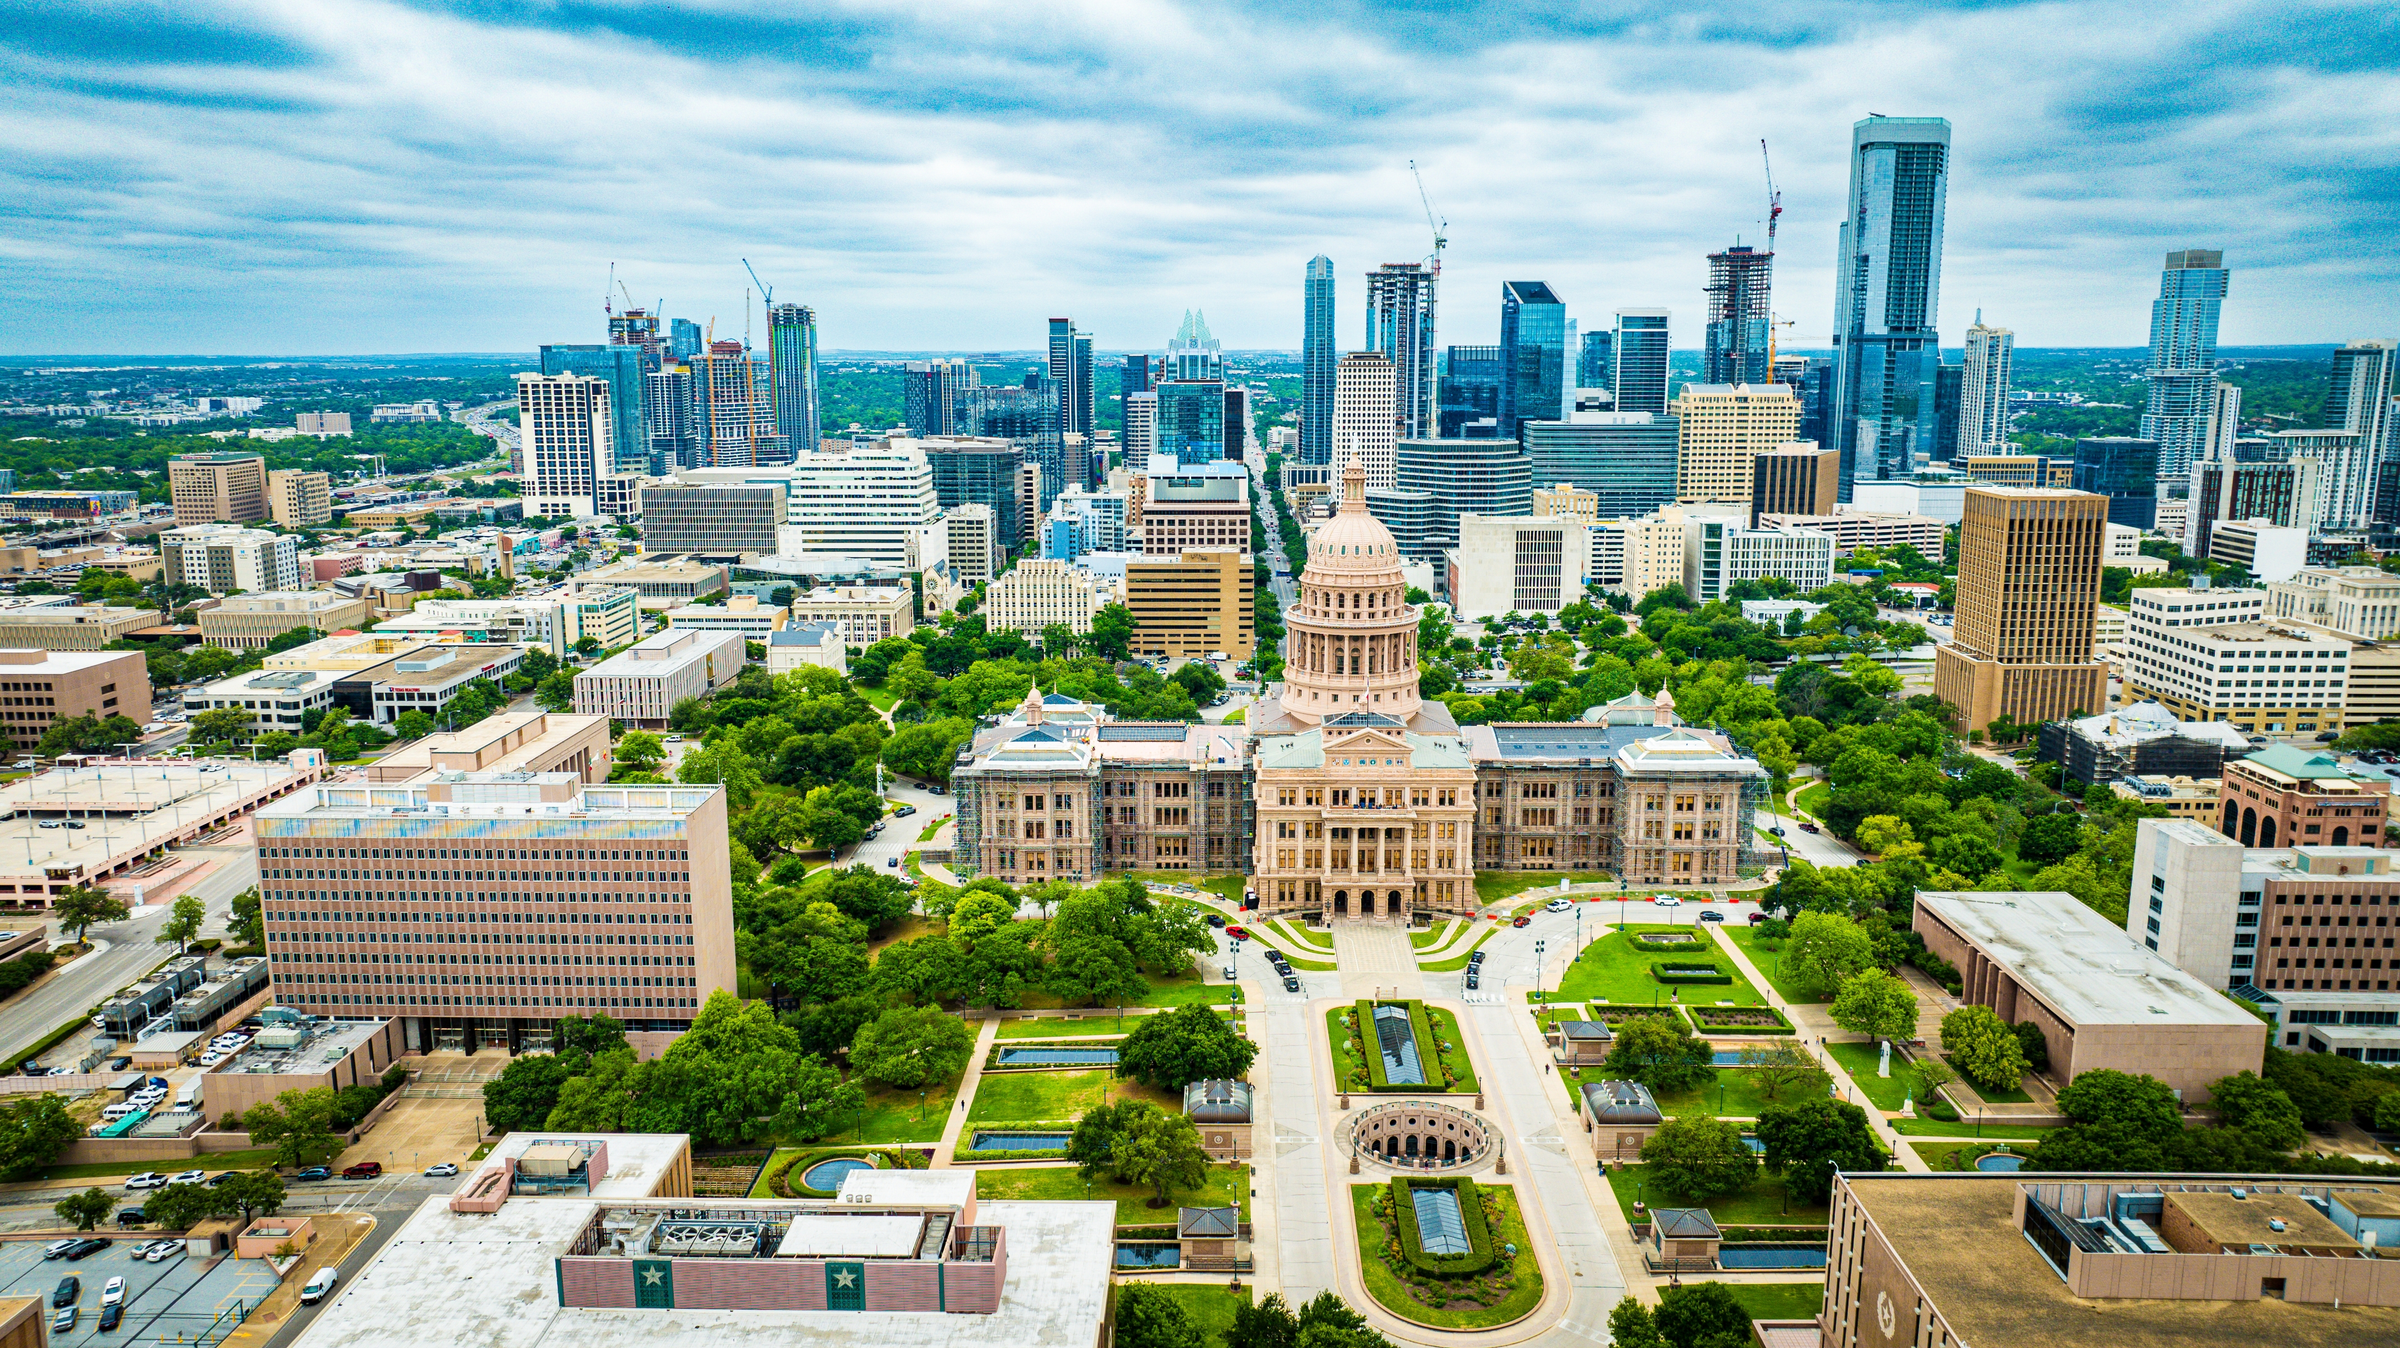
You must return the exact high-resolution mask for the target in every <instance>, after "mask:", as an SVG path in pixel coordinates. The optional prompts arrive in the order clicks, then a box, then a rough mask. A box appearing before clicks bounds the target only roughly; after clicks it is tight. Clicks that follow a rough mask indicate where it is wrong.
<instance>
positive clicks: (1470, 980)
mask: <svg viewBox="0 0 2400 1348" xmlns="http://www.w3.org/2000/svg"><path fill="white" fill-rule="evenodd" d="M1482 974H1483V971H1482V970H1480V969H1469V970H1467V991H1469V992H1473V991H1475V990H1476V989H1477V988H1480V987H1482V986H1483V982H1482Z"/></svg>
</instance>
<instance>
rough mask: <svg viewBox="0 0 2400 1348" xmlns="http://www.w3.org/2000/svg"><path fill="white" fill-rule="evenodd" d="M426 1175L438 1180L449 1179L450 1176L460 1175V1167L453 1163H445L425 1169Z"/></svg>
mask: <svg viewBox="0 0 2400 1348" xmlns="http://www.w3.org/2000/svg"><path fill="white" fill-rule="evenodd" d="M425 1173H426V1174H428V1175H431V1176H433V1177H435V1178H436V1179H448V1178H449V1177H450V1176H452V1175H455V1174H457V1173H458V1165H457V1163H455V1162H452V1161H444V1162H442V1163H441V1164H439V1165H429V1166H427V1167H425Z"/></svg>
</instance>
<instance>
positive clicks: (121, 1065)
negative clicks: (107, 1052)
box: [108, 1058, 133, 1072]
mask: <svg viewBox="0 0 2400 1348" xmlns="http://www.w3.org/2000/svg"><path fill="white" fill-rule="evenodd" d="M131 1066H133V1059H131V1058H111V1059H109V1060H108V1070H109V1071H111V1072H122V1071H124V1070H125V1069H126V1068H128V1067H131Z"/></svg>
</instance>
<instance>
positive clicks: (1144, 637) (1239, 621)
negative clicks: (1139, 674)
mask: <svg viewBox="0 0 2400 1348" xmlns="http://www.w3.org/2000/svg"><path fill="white" fill-rule="evenodd" d="M1336 419H1337V420H1338V419H1339V418H1338V414H1337V418H1336ZM1336 440H1337V443H1338V440H1339V432H1338V430H1337V432H1336ZM1362 504H1363V503H1362ZM1256 605H1257V600H1256V595H1255V592H1254V578H1253V576H1252V573H1251V568H1250V564H1249V562H1248V560H1247V559H1246V558H1245V556H1244V554H1243V553H1242V551H1241V550H1240V549H1238V548H1195V549H1192V550H1190V551H1188V552H1185V553H1184V554H1183V555H1182V556H1180V557H1177V558H1173V559H1168V558H1163V557H1161V558H1144V559H1143V560H1141V561H1137V562H1133V563H1131V564H1130V565H1128V566H1127V567H1126V568H1125V607H1126V608H1127V609H1129V610H1131V611H1132V613H1133V622H1134V629H1133V641H1132V649H1133V651H1134V653H1135V654H1137V655H1147V656H1167V657H1170V658H1173V657H1178V656H1182V657H1190V658H1194V659H1200V658H1206V657H1208V656H1209V655H1210V654H1211V653H1212V652H1217V651H1222V652H1224V653H1225V654H1226V655H1227V656H1228V657H1230V658H1232V659H1235V660H1247V659H1249V658H1250V655H1251V652H1252V651H1253V650H1254V649H1255V648H1256V646H1257V644H1258V612H1257V607H1256Z"/></svg>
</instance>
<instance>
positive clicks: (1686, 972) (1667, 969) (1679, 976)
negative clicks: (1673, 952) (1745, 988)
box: [1650, 960, 1733, 983]
mask: <svg viewBox="0 0 2400 1348" xmlns="http://www.w3.org/2000/svg"><path fill="white" fill-rule="evenodd" d="M1650 976H1651V977H1652V978H1655V979H1657V980H1658V981H1659V982H1661V983H1731V982H1732V981H1733V975H1732V974H1731V973H1730V972H1728V971H1727V970H1726V969H1725V968H1724V967H1723V966H1721V965H1715V964H1674V963H1670V962H1668V961H1666V960H1652V961H1651V962H1650Z"/></svg>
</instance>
